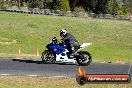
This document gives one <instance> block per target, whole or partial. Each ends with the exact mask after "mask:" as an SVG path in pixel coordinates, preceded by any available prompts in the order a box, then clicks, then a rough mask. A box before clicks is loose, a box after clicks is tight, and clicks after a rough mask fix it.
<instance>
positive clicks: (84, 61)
mask: <svg viewBox="0 0 132 88" xmlns="http://www.w3.org/2000/svg"><path fill="white" fill-rule="evenodd" d="M78 54H79V55H77V57H76V60H77V63H78V65H80V66H87V65H89V64H90V63H91V62H92V56H91V54H90V53H89V52H87V51H80V52H78Z"/></svg>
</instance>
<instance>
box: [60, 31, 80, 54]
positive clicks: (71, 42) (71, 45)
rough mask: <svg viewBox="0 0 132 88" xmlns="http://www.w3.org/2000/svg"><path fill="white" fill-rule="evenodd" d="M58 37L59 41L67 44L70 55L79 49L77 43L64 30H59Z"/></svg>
mask: <svg viewBox="0 0 132 88" xmlns="http://www.w3.org/2000/svg"><path fill="white" fill-rule="evenodd" d="M60 36H61V37H62V39H61V40H62V41H64V42H66V43H67V44H68V50H69V52H70V55H74V53H75V51H76V50H77V49H78V48H79V42H78V41H77V40H76V39H75V37H74V36H73V35H71V34H69V33H68V31H67V30H66V29H61V30H60Z"/></svg>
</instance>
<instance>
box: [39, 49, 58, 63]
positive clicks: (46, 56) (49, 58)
mask: <svg viewBox="0 0 132 88" xmlns="http://www.w3.org/2000/svg"><path fill="white" fill-rule="evenodd" d="M41 59H42V62H43V63H46V64H53V63H55V55H54V54H53V53H51V52H49V51H48V50H45V51H44V52H43V53H42V56H41Z"/></svg>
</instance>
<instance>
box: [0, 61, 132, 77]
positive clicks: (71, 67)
mask: <svg viewBox="0 0 132 88" xmlns="http://www.w3.org/2000/svg"><path fill="white" fill-rule="evenodd" d="M83 68H84V69H85V70H86V73H87V74H128V73H129V74H130V75H132V66H131V64H116V63H95V62H94V63H91V64H90V65H89V66H83ZM77 69H78V66H76V65H75V64H43V63H42V62H41V61H39V60H27V59H0V75H16V76H48V77H49V76H76V72H77Z"/></svg>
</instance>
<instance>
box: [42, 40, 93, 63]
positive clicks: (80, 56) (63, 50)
mask: <svg viewBox="0 0 132 88" xmlns="http://www.w3.org/2000/svg"><path fill="white" fill-rule="evenodd" d="M91 44H92V43H83V44H82V45H80V46H79V48H78V50H77V51H76V52H75V53H74V55H73V56H72V57H70V52H69V50H68V49H67V44H66V42H61V43H59V44H53V42H52V41H51V42H50V43H48V44H47V46H46V48H47V50H45V51H44V52H43V53H42V56H41V58H42V62H43V63H46V64H53V63H56V62H60V63H77V64H78V65H79V66H87V65H89V64H90V63H91V62H92V56H91V54H90V53H89V52H87V51H80V50H82V49H84V48H86V47H88V46H89V45H91Z"/></svg>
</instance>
